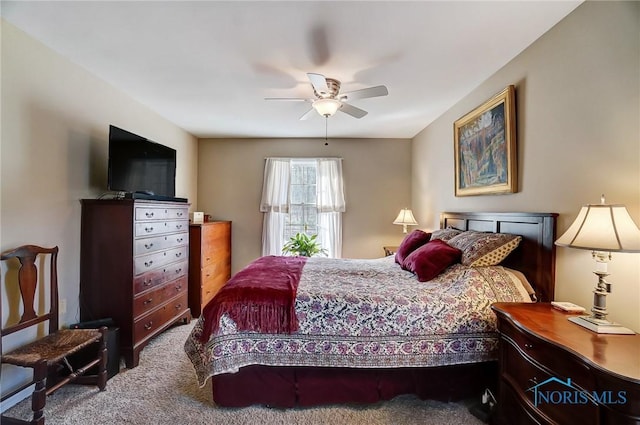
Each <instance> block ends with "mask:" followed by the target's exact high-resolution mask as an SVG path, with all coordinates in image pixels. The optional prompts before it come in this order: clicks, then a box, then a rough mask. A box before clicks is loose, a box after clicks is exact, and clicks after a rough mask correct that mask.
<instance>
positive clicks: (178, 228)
mask: <svg viewBox="0 0 640 425" xmlns="http://www.w3.org/2000/svg"><path fill="white" fill-rule="evenodd" d="M188 228H189V221H188V220H161V221H136V223H135V237H136V238H143V237H147V236H157V235H164V234H166V233H176V232H184V231H186V230H188Z"/></svg>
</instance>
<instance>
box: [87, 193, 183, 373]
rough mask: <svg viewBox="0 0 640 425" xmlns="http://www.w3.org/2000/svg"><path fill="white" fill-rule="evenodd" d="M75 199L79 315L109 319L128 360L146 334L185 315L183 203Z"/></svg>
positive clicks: (134, 362)
mask: <svg viewBox="0 0 640 425" xmlns="http://www.w3.org/2000/svg"><path fill="white" fill-rule="evenodd" d="M81 202H82V229H81V247H80V318H81V320H83V321H87V320H97V319H104V318H112V319H113V320H114V321H115V323H116V325H117V326H118V327H119V328H120V345H121V346H120V352H121V353H122V354H123V355H124V358H125V362H126V365H127V367H129V368H131V367H135V366H137V365H138V360H139V354H140V351H141V350H142V348H143V347H144V346H145V345H146V344H147V343H148V342H149V340H150V339H151V338H152V337H154V336H155V335H157V334H158V333H160V332H162V331H163V330H165V329H167V328H168V327H169V326H170V325H172V324H173V323H175V322H177V321H180V320H182V321H185V322H189V321H190V320H191V315H190V312H189V307H188V292H187V290H188V282H187V276H188V268H189V259H188V256H189V231H188V228H189V211H188V210H189V205H188V204H186V203H180V202H158V201H145V200H130V199H125V200H93V199H84V200H82V201H81Z"/></svg>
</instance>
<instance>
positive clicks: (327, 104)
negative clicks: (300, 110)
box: [311, 99, 342, 117]
mask: <svg viewBox="0 0 640 425" xmlns="http://www.w3.org/2000/svg"><path fill="white" fill-rule="evenodd" d="M311 106H313V109H315V110H316V111H317V112H318V113H319V114H320V115H322V116H323V117H330V116H332V115H333V114H335V113H336V112H337V111H338V109H340V107H341V106H342V103H340V101H338V100H336V99H318V100H316V101H314V102H313V104H312V105H311Z"/></svg>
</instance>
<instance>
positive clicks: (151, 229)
mask: <svg viewBox="0 0 640 425" xmlns="http://www.w3.org/2000/svg"><path fill="white" fill-rule="evenodd" d="M144 231H145V232H147V233H151V232H153V227H145V228H144Z"/></svg>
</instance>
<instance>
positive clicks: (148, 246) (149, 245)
mask: <svg viewBox="0 0 640 425" xmlns="http://www.w3.org/2000/svg"><path fill="white" fill-rule="evenodd" d="M152 246H153V243H146V244H144V247H145V248H147V249H151V247H152Z"/></svg>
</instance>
